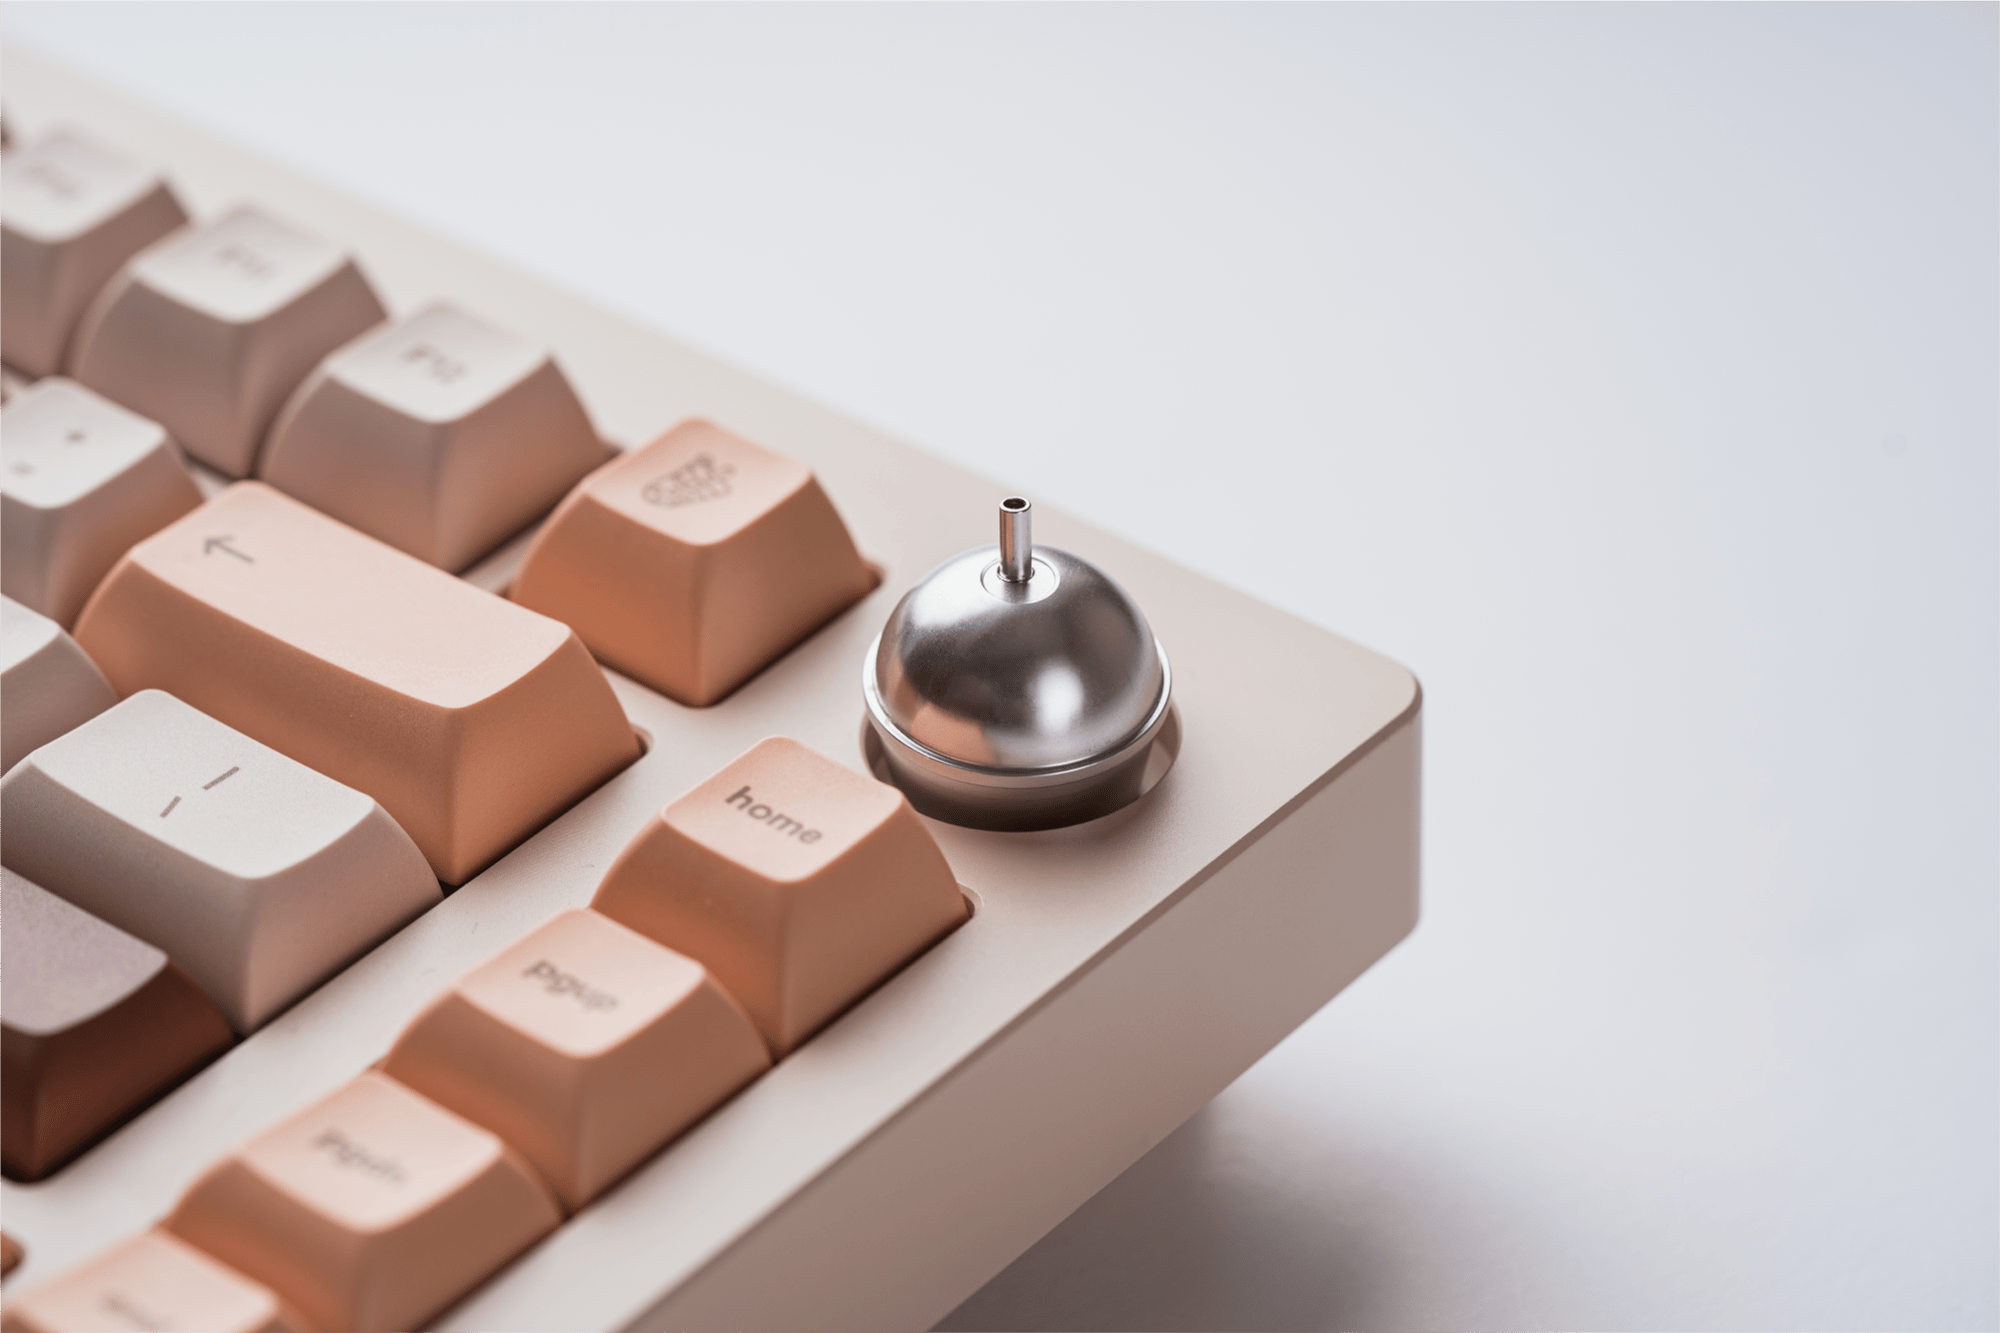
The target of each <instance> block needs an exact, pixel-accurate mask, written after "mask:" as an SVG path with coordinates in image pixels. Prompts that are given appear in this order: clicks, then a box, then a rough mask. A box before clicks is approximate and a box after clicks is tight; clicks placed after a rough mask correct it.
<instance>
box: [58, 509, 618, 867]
mask: <svg viewBox="0 0 2000 1333" xmlns="http://www.w3.org/2000/svg"><path fill="white" fill-rule="evenodd" d="M76 639H77V642H78V643H80V644H82V645H83V648H84V650H85V651H86V652H88V653H89V654H90V656H91V657H92V658H93V659H94V660H95V661H96V662H97V663H98V665H99V666H101V667H103V669H104V673H105V675H106V676H107V677H109V679H110V681H111V684H112V686H113V687H114V688H115V689H117V690H118V691H119V692H120V693H121V694H130V693H132V692H134V691H136V690H142V689H160V690H165V691H166V692H167V693H169V694H172V695H175V696H176V697H178V698H180V699H182V700H184V701H186V702H187V703H190V704H192V705H194V706H195V707H196V708H199V709H200V710H201V711H202V712H204V713H207V714H208V715H209V716H210V717H213V718H216V719H217V720H219V721H221V722H225V723H227V724H228V725H230V726H232V727H234V728H236V729H237V730H238V731H240V732H242V733H244V734H245V735H247V736H249V737H251V738H252V739H254V740H258V741H261V742H263V743H264V744H265V745H268V746H270V747H271V748H272V749H274V750H277V751H279V752H280V753H282V754H287V755H290V756H291V757H292V758H294V759H296V760H298V761H299V762H300V763H302V764H304V765H306V766H307V767H308V768H313V769H317V770H318V771H319V772H321V773H324V774H326V775H327V776H328V777H330V778H332V779H334V780H335V781H337V782H343V783H346V784H347V785H348V786H350V787H354V788H356V789H358V790H360V791H363V792H366V793H367V794H368V795H370V796H372V797H374V798H375V799H376V800H377V801H379V802H380V803H381V805H382V808H383V809H385V810H387V811H388V812H389V814H390V815H391V816H392V817H393V818H394V819H395V820H396V822H397V823H399V824H401V825H402V826H403V830H404V831H405V832H406V833H408V834H409V835H410V837H411V839H412V840H413V841H414V842H415V843H416V844H417V848H418V850H420V851H422V852H423V854H424V857H425V858H426V859H427V860H428V861H429V862H430V865H431V868H432V870H433V871H435V872H436V874H437V876H438V878H439V879H441V880H443V881H444V882H445V883H447V884H461V883H464V882H465V880H467V879H468V878H470V877H471V876H472V875H473V874H475V873H476V872H477V871H478V870H480V869H481V868H482V867H483V866H485V865H486V864H487V863H488V862H490V861H492V860H493V859H494V858H495V857H497V856H499V855H500V854H501V853H502V852H504V851H506V850H507V849H508V848H509V847H511V846H512V845H513V844H514V843H516V842H518V841H520V840H521V839H522V838H524V837H526V836H527V835H528V834H529V833H532V832H534V831H535V829H537V828H539V827H540V826H541V825H542V824H544V823H546V822H547V821H548V820H550V819H552V818H553V817H554V816H555V815H556V814H558V813H560V812H561V811H562V810H563V809H565V808H566V807H567V806H569V805H570V804H571V803H573V802H574V801H576V800H577V799H579V798H580V797H582V796H583V795H584V794H585V793H586V792H589V791H590V790H592V789H593V788H595V787H597V786H598V785H599V784H601V783H602V782H603V781H604V780H605V779H606V778H608V777H610V776H611V775H612V774H613V773H615V772H617V771H618V770H619V769H621V768H623V767H624V766H625V765H626V764H628V763H630V762H631V761H632V760H634V759H636V758H637V757H638V754H639V747H638V741H637V739H636V738H635V737H634V735H633V732H632V728H631V725H630V724H629V723H628V722H626V720H625V715H624V713H623V712H622V711H621V710H620V708H619V706H618V701H617V699H616V698H615V697H614V696H613V695H612V693H611V686H610V684H609V682H607V681H606V680H605V679H604V674H603V673H602V672H601V671H599V670H598V669H597V664H596V663H594V662H593V661H591V659H590V654H589V653H588V652H586V651H585V650H584V647H583V645H582V644H581V643H579V642H577V639H576V636H575V635H574V634H572V633H570V631H569V630H568V629H567V628H566V627H565V626H563V625H560V624H558V623H556V622H555V621H553V620H549V619H548V618H546V617H544V616H538V615H536V614H534V613H533V612H531V611H526V610H524V609H522V608H521V607H518V606H515V605H513V604H511V603H509V602H507V601H504V600H502V599H501V598H498V597H494V596H491V595H489V594H487V593H484V592H481V591H480V590H479V589H477V588H474V587H472V586H471V585H470V584H467V583H462V582H460V581H459V580H457V579H455V578H452V577H451V576H450V575H449V574H445V573H442V572H441V571H439V570H436V569H433V568H432V567H431V566H429V565H426V564H424V563H423V562H422V561H420V560H417V559H415V558H413V557H411V556H407V555H404V554H403V553H402V552H401V551H397V550H394V549H392V548H390V547H388V546H384V545H383V544H382V543H380V542H378V541H376V540H374V539H373V538H371V537H364V536H362V535H361V534H360V533H358V532H356V531H354V529H352V528H349V527H347V526H345V525H344V524H340V523H336V522H335V521H334V520H332V519H330V518H327V517H326V516H325V515H323V514H320V513H317V512H315V511H314V510H311V509H308V508H307V507H306V506H304V505H302V504H300V503H299V502H298V501H296V500H292V499H289V498H287V497H286V496H284V495H281V494H279V493H278V492H277V491H274V490H272V489H271V488H270V487H268V486H265V485H262V484H261V483H258V482H243V483H240V484H238V485H236V486H232V487H230V488H229V489H228V490H226V491H224V492H223V493H222V494H220V495H218V496H216V497H215V498H214V499H213V500H211V501H209V502H208V503H207V504H205V505H203V506H202V507H201V508H200V509H197V510H195V511H194V512H193V513H191V514H189V515H187V516H186V517H185V518H182V519H180V520H179V521H178V522H175V523H174V524H172V525H170V526H169V527H167V528H165V529H163V530H161V531H160V532H158V533H156V534H154V535H153V536H152V537H149V538H147V539H146V540H145V541H143V542H140V543H139V544H138V545H137V546H135V547H133V548H132V550H131V551H130V552H128V553H127V554H126V556H125V558H124V559H123V560H121V561H119V563H118V565H117V566H116V567H115V568H114V569H113V570H112V571H111V573H109V574H108V575H106V576H105V579H104V582H103V584H102V585H101V586H100V587H99V588H98V590H97V593H96V595H95V596H94V597H92V598H91V600H90V604H89V605H88V606H86V607H85V608H84V611H83V615H82V616H81V617H80V618H79V619H78V621H77V626H76Z"/></svg>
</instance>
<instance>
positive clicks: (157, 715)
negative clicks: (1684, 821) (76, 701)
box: [0, 690, 442, 1032]
mask: <svg viewBox="0 0 2000 1333" xmlns="http://www.w3.org/2000/svg"><path fill="white" fill-rule="evenodd" d="M0 819H4V821H5V823H6V829H7V841H6V845H5V847H4V849H0V850H4V853H5V856H6V863H7V864H8V865H9V866H12V867H13V868H14V869H16V870H19V871H21V872H22V873H23V874H26V875H29V876H31V877H33V878H34V879H36V880H37V881H39V882H40V883H41V884H42V885H43V886H44V887H46V888H48V889H50V890H51V891H53V892H55V893H59V894H61V895H62V896H63V897H65V898H67V899H69V901H71V902H73V903H75V904H77V905H78V906H79V907H82V908H84V909H86V910H88V911H90V912H93V913H95V914H96V915H98V916H100V917H102V918H104V919H105V920H106V921H109V922H110V923H111V924H113V925H115V926H117V927H119V928H120V929H123V930H129V931H131V932H132V933H133V934H135V935H137V936H139V937H140V938H141V939H144V940H148V941H150V942H151V943H153V944H156V945H158V946H159V947H161V948H162V949H165V950H166V951H167V955H168V956H169V957H170V958H172V959H173V960H174V961H175V962H176V963H178V964H179V965H180V966H181V967H183V968H185V969H186V970H187V972H188V974H189V975H190V976H192V977H193V978H194V979H195V980H196V981H197V982H199V983H201V986H202V988H203V989H204V990H206V991H207V992H208V993H209V994H210V995H211V996H213V997H214V999H215V1002H216V1003H217V1004H219V1005H221V1006H222V1010H223V1012H224V1013H226V1014H227V1015H228V1016H229V1021H230V1022H231V1023H233V1024H234V1025H235V1026H236V1029H237V1030H238V1031H239V1032H249V1031H252V1030H253V1029H255V1028H257V1027H259V1026H261V1025H262V1024H263V1023H264V1022H265V1020H267V1019H269V1018H270V1017H271V1016H272V1015H274V1014H276V1013H277V1012H278V1011H279V1010H281V1009H283V1008H284V1007H285V1006H286V1005H288V1004H290V1003H291V1002H292V1001H293V1000H295V999H297V998H298V997H299V996H300V995H303V994H304V993H305V992H306V991H308V990H311V989H312V988H313V987H314V986H316V985H318V984H319V983H320V982H321V981H322V980H324V979H325V978H326V977H327V976H328V975H330V974H331V973H332V972H334V971H335V970H336V969H338V968H339V967H340V966H341V965H343V964H344V963H346V962H347V961H348V960H349V959H351V958H353V957H354V956H355V955H357V954H359V953H360V952H361V951H362V950H364V949H366V948H367V947H368V946H370V945H372V944H374V943H375V942H376V941H377V940H380V939H381V938H383V937H384V936H385V935H387V934H389V932H391V931H393V930H394V929H396V927H398V926H400V925H402V924H403V923H404V922H406V921H408V920H409V919H410V918H411V917H414V916H416V915H417V914H419V913H420V912H422V911H424V910H425V909H426V908H429V907H433V906H435V905H436V904H437V903H438V902H439V901H441V900H442V895H441V894H440V893H439V892H438V885H437V881H436V880H435V879H433V878H432V877H431V872H430V867H429V866H428V865H426V864H425V862H424V858H423V855H422V853H420V852H418V850H417V849H416V847H415V846H414V845H413V844H412V843H411V842H410V838H409V835H408V834H406V833H404V832H403V830H402V829H400V828H398V827H397V826H396V821H395V820H393V819H391V818H390V817H389V816H388V814H387V813H385V812H384V811H383V809H382V807H381V806H379V805H377V804H376V803H375V802H374V801H372V800H370V799H369V798H368V797H367V796H364V795H363V794H362V793H360V792H358V791H355V790H354V789H353V788H352V787H345V786H342V785H341V784H340V783H338V782H335V781H334V780H333V779H332V778H328V777H322V776H321V775H320V774H318V773H315V772H313V770H311V769H310V768H307V767H306V766H305V765H304V764H301V763H299V762H297V761H296V760H293V759H288V758H286V757H285V756H284V755H282V754H279V753H278V752H277V751H276V750H272V749H269V748H267V747H266V746H263V745H259V744H258V743H257V742H256V741H253V740H251V739H250V738H249V737H248V736H245V735H243V734H242V733H240V732H238V731H235V730H233V729H231V728H229V727H226V726H224V725H223V724H222V723H220V722H217V721H216V720H215V719H214V718H211V717H207V716H204V715H203V714H202V713H200V712H199V711H197V710H196V709H193V708H190V707H189V706H188V705H187V704H184V703H182V702H181V701H180V700H179V699H176V698H174V697H173V696H172V695H168V694H162V693H160V692H159V691H158V690H142V691H140V692H139V693H137V694H135V695H133V696H132V697H131V698H129V699H127V700H125V701H124V702H123V703H121V704H119V705H118V706H117V707H116V708H113V709H111V710H110V711H108V712H105V713H102V714H99V715H98V716H97V717H95V718H93V719H91V720H90V721H89V722H87V723H85V724H84V725H83V726H80V727H78V728H77V729H76V730H75V731H72V732H70V733H69V734H68V735H66V736H63V737H61V738H60V739H58V740H55V741H52V742H50V743H49V744H47V745H44V746H43V747H42V748H41V749H39V750H37V751H35V752H34V753H33V754H31V755H29V756H28V757H27V759H25V760H23V761H22V762H21V763H20V764H17V765H16V766H15V767H14V768H13V769H11V770H9V772H8V773H7V776H6V777H5V778H4V779H0Z"/></svg>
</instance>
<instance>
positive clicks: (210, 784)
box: [160, 764, 243, 819]
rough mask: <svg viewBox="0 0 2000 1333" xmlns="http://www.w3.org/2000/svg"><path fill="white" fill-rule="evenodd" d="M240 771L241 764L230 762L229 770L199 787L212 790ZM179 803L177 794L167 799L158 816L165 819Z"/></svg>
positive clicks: (179, 799) (241, 769) (241, 768)
mask: <svg viewBox="0 0 2000 1333" xmlns="http://www.w3.org/2000/svg"><path fill="white" fill-rule="evenodd" d="M242 771H243V766H242V765H241V764H231V765H230V766H229V771H228V772H227V773H224V774H223V775H222V776H221V777H218V778H211V779H210V780H209V781H207V782H204V783H202V784H201V789H202V790H203V791H213V790H215V789H216V788H217V787H220V786H221V785H222V784H223V783H224V782H227V781H228V780H229V779H230V778H233V777H235V776H236V775H237V774H238V773H241V772H242ZM180 803H181V798H180V797H178V796H176V797H174V799H173V800H171V801H168V802H167V808H166V809H164V810H162V811H160V818H162V819H165V818H166V817H167V816H168V815H170V814H172V813H173V812H174V807H175V806H177V805H179V804H180Z"/></svg>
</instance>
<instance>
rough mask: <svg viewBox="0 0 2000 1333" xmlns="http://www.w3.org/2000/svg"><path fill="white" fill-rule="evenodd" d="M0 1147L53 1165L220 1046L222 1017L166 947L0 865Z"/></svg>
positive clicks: (40, 1167)
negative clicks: (170, 958) (1, 1016)
mask: <svg viewBox="0 0 2000 1333" xmlns="http://www.w3.org/2000/svg"><path fill="white" fill-rule="evenodd" d="M0 921H4V922H5V925H6V929H5V930H4V931H0V1013H4V1019H0V1070H4V1077H0V1157H4V1158H5V1160H6V1165H7V1171H8V1173H9V1174H10V1175H14V1176H18V1177H21V1178H22V1179H26V1180H35V1179H38V1178H40V1177H41V1176H44V1175H46V1174H48V1173H49V1172H50V1171H53V1170H55V1169H56V1168H57V1167H59V1166H61V1165H62V1164H63V1163H64V1162H66V1161H68V1160H69V1159H70V1158H71V1157H73V1156H74V1155H75V1154H76V1153H78V1152H80V1151H81V1150H82V1149H84V1148H85V1147H87V1146H89V1145H90V1144H91V1143H92V1142H94V1141H95V1140H96V1139H97V1138H98V1137H99V1136H100V1135H102V1134H103V1133H104V1132H105V1131H106V1130H108V1129H110V1128H111V1127H112V1126H114V1125H116V1124H117V1123H118V1122H119V1121H121V1120H123V1119H124V1118H125V1117H126V1116H128V1115H130V1114H131V1113H132V1112H133V1111H134V1110H136V1109H138V1108H139V1107H141V1106H143V1105H145V1104H146V1103H147V1102H148V1101H150V1100H151V1099H152V1098H154V1097H156V1096H158V1095H159V1094H160V1093H161V1092H163V1091H165V1090H166V1089H168V1088H170V1087H172V1086H173V1085H174V1084H176V1083H178V1082H179V1081H180V1080H181V1079H182V1078H184V1077H186V1076H187V1075H188V1074H189V1073H191V1072H192V1071H193V1070H195V1069H197V1068H199V1067H200V1066H201V1065H203V1064H204V1063H206V1062H207V1061H208V1060H209V1059H210V1058H212V1057H213V1056H215V1055H216V1054H218V1053H219V1052H221V1051H222V1050H224V1049H225V1048H226V1047H228V1045H229V1043H230V1041H231V1034H230V1031H229V1023H228V1020H226V1019H225V1018H223V1016H222V1012H221V1010H219V1009H218V1008H216V1005H215V1002H214V1001H213V1000H210V999H209V998H208V996H207V995H205V994H203V992H202V990H201V988H200V987H199V986H197V985H196V984H195V983H194V981H193V980H192V979H191V978H190V977H189V976H188V975H187V973H185V972H183V971H181V969H180V968H178V967H176V966H175V965H174V964H173V963H171V962H169V961H168V959H167V956H166V954H165V953H163V952H161V951H160V950H158V949H156V948H154V947H153V946H152V945H150V944H147V943H146V942H145V941H143V940H140V939H136V938H134V937H133V936H131V935H128V934H126V933H125V932H124V931H122V930H120V929H118V928H117V927H116V926H113V925H111V924H110V923H108V922H105V921H100V920H99V919H98V918H97V917H95V916H92V915H91V914H90V913H89V912H86V911H84V910H83V909H82V908H80V907H75V906H72V905H71V904H69V903H66V902H64V901H63V900H62V899H61V898H58V897H56V895H54V894H53V893H50V892H49V891H48V890H46V889H44V888H42V887H41V886H40V885H39V884H36V883H35V882H34V881H33V880H30V879H28V878H26V877H25V876H22V875H19V874H16V873H15V872H14V871H12V870H0Z"/></svg>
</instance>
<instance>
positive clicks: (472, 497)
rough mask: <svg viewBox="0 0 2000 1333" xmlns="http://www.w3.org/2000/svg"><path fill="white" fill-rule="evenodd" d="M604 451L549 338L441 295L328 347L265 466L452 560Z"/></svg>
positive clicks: (327, 502) (497, 535) (387, 533)
mask: <svg viewBox="0 0 2000 1333" xmlns="http://www.w3.org/2000/svg"><path fill="white" fill-rule="evenodd" d="M608 457H610V451H609V450H607V449H606V448H605V447H604V446H603V445H602V444H600V443H599V442H598V439H597V433H596V432H595V431H594V430H592V429H591V425H590V418H589V417H588V416H587V415H585V413H584V410H583V404H582V403H580V402H578V401H577V397H576V393H575V392H574V391H573V390H572V389H571V388H570V386H569V381H568V380H566V379H564V378H563V373H562V371H561V370H560V369H558V368H557V366H556V363H555V362H554V361H553V360H551V359H550V357H549V354H548V352H547V351H546V350H544V349H543V348H540V347H537V346H536V345H535V344H533V343H531V342H528V341H527V340H526V339H523V338H518V337H516V336H515V335H513V334H511V333H509V332H507V331H506V330H504V329H499V328H495V327H494V326H493V325H491V324H488V323H487V322H486V321H484V320H481V319H478V318H476V317H474V316H472V315H468V314H466V313H465V312H464V311H462V310H459V309H457V308H455V307H453V306H449V305H434V306H431V307H429V308H428V309H426V310H423V311H420V312H419V313H417V314H416V315H413V316H411V317H410V318H408V319H405V320H399V321H398V322H396V323H395V324H392V325H390V326H389V327H387V328H383V329H378V330H376V331H375V332H374V333H371V334H368V335H367V336H365V337H363V338H359V339H357V340H356V341H354V342H352V343H350V344H348V345H347V346H346V347H343V348H341V349H340V350H339V351H337V352H335V353H334V354H333V355H332V356H330V357H328V358H327V359H326V361H325V363H324V364H322V365H321V366H320V367H319V369H317V370H315V371H314V372H313V373H312V374H311V375H310V376H308V377H307V379H306V382H305V383H304V384H303V385H301V386H300V388H299V391H298V392H297V393H296V394H294V395H293V396H292V400H291V402H290V403H289V404H287V405H286V407H285V410H284V411H283V412H282V413H281V414H280V415H279V417H278V420H277V422H276V424H275V425H273V426H272V428H271V435H270V439H269V441H268V442H267V443H266V444H265V447H264V453H263V455H262V457H261V459H260V460H259V462H258V464H257V473H258V475H259V476H260V477H262V478H263V479H264V480H265V481H267V482H269V483H271V485H273V486H276V487H277V488H278V489H279V490H281V491H285V492H288V493H289V494H291V495H293V496H295V497H297V498H298V499H301V500H304V501H305V502H306V503H307V504H309V505H311V506H312V507H313V508H315V509H318V510H321V511H323V512H325V513H328V514H331V515H333V516H334V517H335V518H337V519H340V520H341V521H342V522H344V523H348V524H351V525H352V526H354V527H357V528H359V529H361V530H362V531H363V532H365V533H368V534H369V535H370V536H372V537H379V538H381V539H382V540H383V541H385V542H388V543H389V544H390V545H391V546H394V547H398V548H399V549H401V550H404V551H408V552H409V553H410V554H411V555H414V556H416V557H417V558H418V559H420V560H427V561H429V562H430V563H431V564H434V565H437V566H439V567H440V568H443V569H453V570H456V569H462V568H464V567H465V566H466V565H468V564H470V563H471V562H472V561H474V560H476V559H477V558H479V557H480V556H482V555H484V554H486V552H488V551H490V550H492V549H493V548H494V547H495V546H497V545H499V544H500V543H501V542H502V541H504V540H505V539H506V538H507V537H509V536H511V535H513V534H514V533H515V532H518V531H519V530H520V529H521V528H523V527H524V526H526V525H527V524H528V523H529V522H530V521H531V520H533V519H534V518H536V517H538V516H539V515H541V514H544V513H547V512H548V511H549V510H550V509H551V508H553V507H554V506H555V503H556V501H558V500H560V499H562V497H563V496H564V494H566V493H567V492H568V491H569V488H570V487H571V486H573V485H575V484H576V482H577V480H578V479H579V478H581V477H582V476H583V475H584V474H585V473H586V472H589V471H590V470H591V469H592V468H594V467H596V466H597V465H598V464H600V463H602V462H604V461H605V460H606V459H607V458H608Z"/></svg>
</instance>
